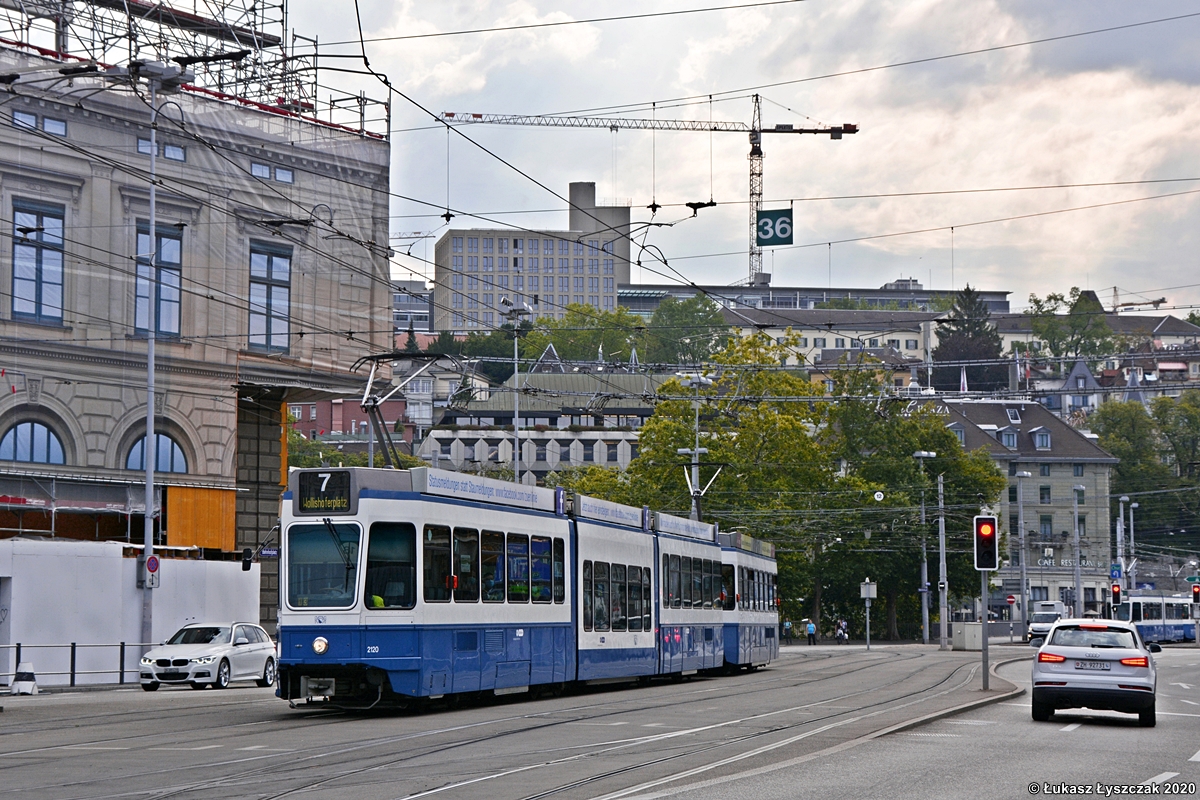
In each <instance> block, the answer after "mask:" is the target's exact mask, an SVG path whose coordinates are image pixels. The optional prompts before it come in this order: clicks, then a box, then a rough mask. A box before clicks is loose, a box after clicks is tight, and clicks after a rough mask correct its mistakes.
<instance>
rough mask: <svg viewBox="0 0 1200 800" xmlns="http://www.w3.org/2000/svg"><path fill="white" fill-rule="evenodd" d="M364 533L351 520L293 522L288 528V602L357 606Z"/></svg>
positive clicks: (296, 605) (295, 605) (301, 605)
mask: <svg viewBox="0 0 1200 800" xmlns="http://www.w3.org/2000/svg"><path fill="white" fill-rule="evenodd" d="M361 535H362V534H361V532H360V531H359V528H358V526H357V525H352V524H349V523H334V522H328V523H317V524H315V525H307V524H306V525H293V526H292V527H291V528H289V529H288V540H287V571H288V605H289V606H291V607H292V608H349V607H350V606H352V605H354V588H355V585H356V584H357V578H358V547H359V539H360V537H361Z"/></svg>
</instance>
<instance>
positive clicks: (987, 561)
mask: <svg viewBox="0 0 1200 800" xmlns="http://www.w3.org/2000/svg"><path fill="white" fill-rule="evenodd" d="M998 539H999V537H997V536H996V518H995V517H992V516H982V515H981V516H978V517H975V569H977V570H981V571H989V570H994V569H999V568H1000V542H999V541H998Z"/></svg>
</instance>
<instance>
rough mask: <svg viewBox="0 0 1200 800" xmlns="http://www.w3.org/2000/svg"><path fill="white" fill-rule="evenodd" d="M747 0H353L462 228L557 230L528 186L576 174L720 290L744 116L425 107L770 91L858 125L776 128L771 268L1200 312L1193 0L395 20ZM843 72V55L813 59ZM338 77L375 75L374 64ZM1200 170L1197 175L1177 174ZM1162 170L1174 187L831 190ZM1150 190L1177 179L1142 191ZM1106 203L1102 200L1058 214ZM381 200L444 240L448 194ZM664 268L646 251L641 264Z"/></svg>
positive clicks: (691, 102)
mask: <svg viewBox="0 0 1200 800" xmlns="http://www.w3.org/2000/svg"><path fill="white" fill-rule="evenodd" d="M737 2H738V0H657V1H656V2H653V3H647V2H633V0H606V2H604V3H596V2H582V1H579V0H557V1H556V2H549V1H547V2H542V1H541V0H509V1H503V0H501V1H497V2H489V1H488V0H477V1H476V2H448V1H447V0H399V1H398V2H397V0H360V9H361V13H362V26H363V33H364V35H365V37H366V39H367V40H368V42H367V44H366V52H367V55H368V57H369V58H370V61H371V65H372V67H374V68H376V69H378V70H380V71H381V72H384V73H386V74H387V75H388V77H389V78H390V80H391V81H392V83H393V84H394V85H395V86H396V87H397V89H398V90H400V91H401V92H403V93H404V94H405V95H407V97H408V98H410V100H411V102H410V100H405V99H403V98H400V97H395V98H393V102H394V105H393V118H392V129H393V138H392V142H393V148H394V150H393V162H392V169H393V171H392V189H393V191H394V192H396V193H397V194H400V195H404V196H407V197H411V198H415V199H417V200H424V201H428V202H432V203H437V204H442V203H445V202H446V196H447V190H448V191H449V198H450V205H451V207H452V208H454V209H456V213H457V214H458V215H459V216H457V217H456V219H455V220H454V223H455V225H461V226H464V227H465V226H480V227H482V226H488V225H491V223H489V222H487V221H484V220H475V221H470V218H469V217H468V216H466V214H468V213H475V214H479V215H481V216H483V217H487V218H488V219H493V220H502V221H504V222H506V223H508V224H512V225H516V226H528V227H537V228H565V227H566V220H567V215H566V211H565V203H564V202H563V201H562V200H561V199H559V198H558V197H555V196H554V195H553V194H551V193H550V192H549V191H547V190H546V189H545V188H542V187H541V186H539V185H538V183H541V184H543V185H544V186H545V187H549V189H550V190H553V191H554V192H556V193H558V194H561V195H565V194H566V190H567V184H568V183H569V182H571V181H595V182H596V185H597V195H598V196H599V197H601V198H610V197H615V198H619V199H624V198H629V199H631V200H632V205H633V216H634V219H635V220H650V219H651V215H650V211H649V210H647V209H646V206H647V205H649V204H650V203H651V201H652V200H657V202H658V203H660V204H662V205H663V206H664V208H663V209H662V210H660V211H659V212H658V214H657V216H655V217H654V220H655V221H656V222H673V223H677V224H674V225H673V226H671V227H656V228H654V229H653V230H652V231H651V232H650V233H649V238H648V242H649V243H652V244H654V245H656V246H658V247H659V248H661V250H662V252H663V253H664V254H665V255H666V257H667V260H668V261H669V262H670V264H671V267H672V268H674V269H677V270H678V271H679V272H680V273H682V274H683V275H685V276H686V277H687V278H688V279H690V280H694V281H696V282H699V283H715V284H726V283H731V282H733V281H736V280H738V279H740V278H744V277H745V276H746V274H747V256H746V249H747V245H748V233H749V231H748V221H747V218H748V206H747V200H748V164H747V159H746V155H747V151H748V143H747V140H746V135H745V134H743V133H717V134H713V135H711V136H710V135H709V134H707V133H702V132H667V133H658V134H656V135H654V136H653V137H652V135H651V134H650V133H649V132H639V131H619V132H617V133H612V132H610V131H608V130H606V129H594V130H591V129H589V130H581V129H567V130H563V129H544V128H530V127H509V126H470V127H465V128H462V129H461V131H462V133H464V134H466V136H468V137H470V139H471V140H473V141H474V142H477V143H478V144H479V145H481V146H482V148H486V150H487V151H490V153H489V152H485V151H484V149H482V148H481V147H476V146H474V145H473V144H472V143H471V142H470V141H468V140H466V139H464V138H463V137H461V136H458V135H453V136H451V137H450V139H451V141H450V145H449V155H448V156H447V138H448V137H447V133H446V130H445V128H444V126H439V125H437V124H436V123H435V122H434V121H433V120H432V119H431V118H430V116H429V115H428V114H426V113H424V111H422V110H421V108H420V107H418V106H421V107H424V109H428V110H429V111H432V112H435V113H437V112H442V111H458V112H489V113H512V114H555V113H560V114H561V113H571V112H574V113H578V112H581V111H585V110H589V109H608V108H611V107H621V110H620V112H619V113H623V114H625V115H627V116H635V117H648V116H650V111H649V108H650V104H651V103H657V104H658V106H659V108H658V109H657V110H656V111H655V112H654V113H655V114H656V115H657V116H658V117H659V118H681V119H698V120H706V119H708V118H709V115H710V114H711V116H712V118H714V119H722V120H737V121H744V122H748V121H749V119H750V114H751V100H750V95H751V94H753V93H754V92H755V91H758V92H760V93H761V95H762V97H763V122H764V124H765V125H766V126H768V127H770V126H773V125H775V124H776V123H793V124H803V125H813V124H840V123H843V122H853V123H856V124H857V125H858V126H859V127H860V130H861V132H860V133H859V134H857V135H856V136H848V137H846V138H844V139H843V140H841V141H831V140H830V139H829V138H828V137H819V136H784V135H775V136H771V135H768V136H766V137H764V138H765V141H764V149H765V151H766V161H765V198H766V201H767V203H766V207H768V208H773V207H774V208H779V207H786V206H787V205H788V204H789V203H791V204H793V206H794V208H795V219H796V232H795V245H793V246H792V247H785V248H778V249H775V250H773V251H768V252H767V253H766V254H765V255H764V269H765V270H766V271H769V272H772V273H773V274H774V276H775V280H774V284H775V285H780V286H782V285H791V286H794V285H801V286H826V285H829V284H830V282H832V284H833V285H834V286H857V287H875V286H880V285H882V284H883V283H885V282H887V281H891V280H895V279H896V278H899V277H914V278H917V279H918V280H919V281H921V282H922V283H923V284H925V285H927V286H929V285H931V286H933V287H935V288H945V289H949V288H951V286H952V284H953V286H955V287H958V288H961V287H962V285H963V284H964V283H965V282H968V281H969V282H970V283H971V284H972V285H976V286H979V287H983V288H987V289H1003V290H1008V291H1010V292H1011V293H1012V294H1011V296H1010V297H1011V300H1012V302H1013V304H1014V307H1015V308H1017V307H1023V306H1024V305H1025V303H1026V299H1027V297H1028V295H1029V294H1030V293H1031V292H1032V293H1036V294H1038V295H1044V294H1046V293H1048V292H1067V291H1069V290H1070V288H1071V287H1072V286H1079V287H1081V288H1091V289H1093V290H1095V291H1096V292H1098V293H1099V294H1100V296H1101V298H1102V299H1103V300H1104V301H1105V302H1106V303H1108V302H1111V299H1112V295H1113V289H1114V287H1115V288H1116V289H1118V290H1119V293H1120V300H1121V301H1122V302H1128V301H1134V300H1149V299H1156V298H1159V297H1166V298H1167V301H1168V304H1169V305H1173V306H1179V307H1182V308H1180V309H1179V310H1178V311H1177V312H1175V313H1178V314H1179V315H1181V316H1182V315H1186V314H1187V311H1188V308H1187V307H1188V306H1193V305H1196V306H1200V269H1198V266H1200V265H1198V260H1200V257H1198V253H1200V247H1198V245H1200V242H1198V238H1200V237H1198V231H1197V228H1198V225H1197V223H1198V222H1200V61H1198V60H1197V59H1196V57H1195V42H1196V41H1197V40H1200V2H1170V1H1165V0H1164V2H1157V3H1153V4H1142V3H1127V2H1113V1H1111V0H1108V1H1105V0H1087V1H1086V2H1085V1H1084V0H1061V1H1060V2H1055V3H1045V2H1032V0H1008V2H1003V3H1001V2H994V1H993V0H954V1H953V2H952V1H951V0H907V1H906V2H898V1H892V0H870V1H869V2H868V0H841V1H840V2H837V3H834V2H831V0H805V1H804V2H792V3H786V4H776V5H766V6H759V7H751V8H746V7H743V8H737V9H729V10H720V11H711V12H707V13H695V14H685V15H677V16H669V17H659V18H652V19H637V20H626V21H611V22H595V23H587V24H578V25H566V26H561V27H541V28H531V29H524V30H517V31H492V32H487V33H476V34H469V35H456V36H439V37H427V38H417V39H414V38H407V39H395V38H389V37H402V36H408V37H411V36H413V35H416V34H429V33H438V32H447V31H461V30H466V29H479V28H485V29H490V28H496V27H503V26H513V25H528V24H538V23H547V22H562V21H568V20H578V19H588V18H595V17H600V16H617V15H622V14H638V13H645V12H647V11H673V10H684V9H696V8H706V7H708V8H711V7H715V6H729V5H735V4H736V3H737ZM334 10H336V13H334ZM290 14H291V22H292V25H293V27H294V29H295V30H296V31H298V32H300V33H304V34H310V35H311V34H314V33H315V34H319V35H320V39H321V42H322V51H323V52H326V53H353V52H355V51H356V50H357V47H358V45H357V36H358V34H357V29H356V26H355V20H354V7H353V4H352V2H351V0H336V2H329V0H320V2H318V0H292V2H291V4H290ZM1189 14H1190V15H1196V16H1191V17H1186V18H1181V19H1175V20H1172V21H1166V22H1157V23H1154V24H1147V25H1142V26H1139V27H1132V28H1124V29H1121V30H1115V31H1110V32H1104V33H1095V34H1091V35H1084V36H1075V37H1073V38H1066V39H1060V40H1058V41H1050V42H1044V43H1040V44H1032V45H1027V46H1016V47H1008V48H1005V49H1000V50H993V51H992V52H986V53H980V54H975V55H966V56H963V57H958V58H949V59H942V60H936V61H931V62H926V63H920V64H914V65H909V66H898V67H895V68H890V69H878V70H869V71H862V70H864V68H870V67H880V66H885V65H889V64H896V63H898V62H906V61H914V60H919V59H928V58H930V57H934V56H944V55H950V54H955V53H962V52H964V51H973V50H980V49H985V48H995V47H998V46H1003V45H1015V44H1020V43H1023V42H1029V41H1031V40H1040V39H1048V38H1051V37H1062V36H1067V35H1070V34H1079V33H1083V32H1087V31H1095V30H1096V29H1101V28H1112V27H1117V26H1126V25H1130V24H1132V23H1139V22H1148V21H1152V20H1160V19H1163V18H1167V17H1176V16H1182V15H1189ZM336 42H346V44H333V43H336ZM351 42H352V44H351ZM351 64H352V62H345V61H343V62H341V64H340V65H341V66H345V67H351ZM856 71H857V72H856ZM833 73H851V74H843V75H840V76H834V77H823V76H830V75H832V74H833ZM329 77H332V76H329ZM340 80H341V81H342V82H343V83H342V85H344V86H347V87H351V88H355V89H358V88H361V89H363V90H365V91H367V92H368V94H373V95H375V96H379V97H382V96H383V95H384V94H385V92H386V90H384V89H383V87H382V86H381V85H379V84H377V83H371V82H370V79H360V78H357V77H355V76H343V77H341V78H340ZM768 84H782V85H774V86H768ZM709 94H712V95H714V99H713V102H712V103H711V105H710V103H709V101H708V95H709ZM679 98H691V99H688V100H682V101H681V100H680V99H679ZM591 113H599V114H610V113H614V112H611V111H595V112H591ZM505 161H506V162H508V163H507V164H506V163H504V162H505ZM447 165H448V166H449V181H448V182H447ZM710 165H711V166H710ZM518 170H519V171H518ZM521 173H524V175H522V174H521ZM1187 178H1192V179H1198V180H1194V181H1180V180H1178V179H1187ZM1165 180H1174V182H1159V183H1143V184H1141V185H1124V186H1093V187H1077V188H1041V189H1022V190H1019V191H1005V192H997V191H992V192H976V193H959V194H940V195H933V196H923V197H915V196H903V197H862V198H858V199H819V198H828V197H830V196H845V195H882V194H895V193H914V192H945V191H949V190H955V191H959V192H961V191H962V190H980V189H999V188H1009V187H1045V186H1051V185H1061V184H1081V183H1110V182H1128V181H1165ZM535 181H536V182H535ZM1191 192H1194V193H1191ZM1180 193H1184V194H1180ZM1159 195H1176V196H1171V197H1159V198H1158V199H1142V198H1154V197H1155V196H1159ZM710 196H711V197H712V198H713V199H715V200H716V201H717V203H718V206H717V207H716V208H714V209H705V210H702V211H701V212H700V214H699V216H698V217H696V218H694V219H687V217H688V216H689V215H690V212H688V210H687V209H686V208H683V207H682V204H683V203H686V202H688V201H704V200H708V199H709V198H710ZM1131 200H1132V201H1136V202H1120V201H1131ZM1114 203H1119V204H1114ZM1100 204H1108V205H1101V207H1098V208H1089V209H1085V210H1076V211H1065V213H1049V212H1061V211H1064V210H1065V209H1072V208H1079V207H1081V206H1097V205H1100ZM392 213H393V219H392V233H393V239H394V241H395V242H396V243H402V244H404V245H405V246H407V243H408V242H410V241H416V242H417V243H416V245H415V246H414V248H413V250H412V252H413V253H414V254H415V255H422V254H424V255H426V256H428V257H432V252H433V251H432V240H431V239H425V240H422V239H416V240H412V239H402V238H400V237H402V236H410V235H414V234H427V235H431V236H434V237H436V236H438V235H440V233H441V232H442V230H443V226H444V222H443V220H441V219H440V218H439V217H438V214H440V213H441V210H440V209H431V208H429V207H428V206H423V205H421V204H419V203H414V202H409V201H403V200H396V201H394V202H393V206H392ZM1028 215H1036V216H1028ZM1014 217H1026V218H1024V219H1010V218H1014ZM997 220H999V221H997ZM981 223H983V224H981ZM951 226H953V227H954V232H953V236H952V234H951V231H950V227H951ZM919 231H924V232H919ZM889 234H900V235H889ZM870 237H877V238H870ZM830 243H832V244H830ZM404 263H406V264H410V265H412V266H413V267H414V268H417V269H421V265H420V263H419V262H417V261H415V260H409V261H405V262H404ZM657 268H658V269H659V270H661V271H663V272H667V273H668V274H670V271H669V270H665V269H663V268H662V267H661V265H659V266H658V267H657ZM400 274H401V273H400V272H397V276H398V277H399V276H400ZM666 280H667V278H664V277H662V276H661V275H656V274H653V273H652V272H650V271H649V270H643V271H641V272H640V274H639V270H638V269H637V268H634V281H635V282H665V281H666Z"/></svg>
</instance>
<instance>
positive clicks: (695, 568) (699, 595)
mask: <svg viewBox="0 0 1200 800" xmlns="http://www.w3.org/2000/svg"><path fill="white" fill-rule="evenodd" d="M704 597H705V595H704V559H702V558H693V559H692V608H704Z"/></svg>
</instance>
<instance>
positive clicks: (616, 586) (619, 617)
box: [611, 564, 629, 631]
mask: <svg viewBox="0 0 1200 800" xmlns="http://www.w3.org/2000/svg"><path fill="white" fill-rule="evenodd" d="M611 570H612V576H611V578H612V584H611V585H612V591H611V594H612V629H613V630H614V631H623V630H626V629H627V628H628V627H629V621H628V619H627V618H626V616H625V611H626V605H625V602H626V594H625V591H626V584H625V575H626V573H625V565H624V564H613V565H612V567H611Z"/></svg>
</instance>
